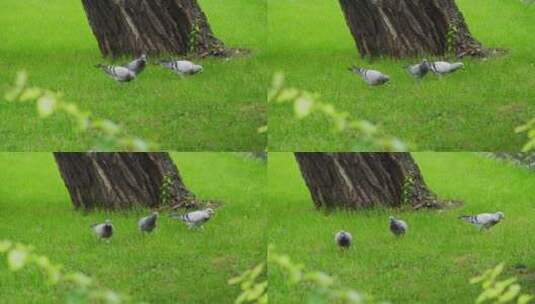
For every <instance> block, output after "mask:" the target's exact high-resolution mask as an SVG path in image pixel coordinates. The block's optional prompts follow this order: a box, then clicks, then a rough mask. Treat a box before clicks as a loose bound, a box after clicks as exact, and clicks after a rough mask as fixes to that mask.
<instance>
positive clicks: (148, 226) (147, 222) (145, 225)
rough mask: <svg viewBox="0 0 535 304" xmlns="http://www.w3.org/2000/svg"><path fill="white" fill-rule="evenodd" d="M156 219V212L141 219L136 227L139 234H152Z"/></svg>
mask: <svg viewBox="0 0 535 304" xmlns="http://www.w3.org/2000/svg"><path fill="white" fill-rule="evenodd" d="M157 219H158V212H153V213H152V214H151V215H149V216H145V217H142V218H141V219H140V220H139V222H137V226H138V228H139V231H141V232H152V230H154V228H156V220H157Z"/></svg>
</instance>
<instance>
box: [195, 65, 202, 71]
mask: <svg viewBox="0 0 535 304" xmlns="http://www.w3.org/2000/svg"><path fill="white" fill-rule="evenodd" d="M193 72H194V73H200V72H202V66H201V65H198V64H196V65H194V66H193Z"/></svg>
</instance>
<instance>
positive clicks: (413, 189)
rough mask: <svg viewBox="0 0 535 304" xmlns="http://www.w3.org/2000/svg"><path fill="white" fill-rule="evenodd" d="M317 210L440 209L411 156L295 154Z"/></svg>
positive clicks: (394, 154)
mask: <svg viewBox="0 0 535 304" xmlns="http://www.w3.org/2000/svg"><path fill="white" fill-rule="evenodd" d="M295 157H296V159H297V162H298V164H299V168H300V169H301V174H302V175H303V178H304V179H305V183H306V185H307V187H308V189H309V190H310V194H311V196H312V199H313V201H314V203H315V205H316V207H318V208H327V209H333V208H340V207H341V208H353V209H358V208H368V207H375V206H386V207H400V206H402V205H410V206H412V207H414V208H422V207H440V206H441V204H440V202H439V201H438V199H437V198H436V196H435V195H434V194H433V192H432V191H431V190H429V188H428V187H427V185H426V184H425V181H424V179H423V177H422V175H421V173H420V170H419V168H418V166H417V165H416V163H415V162H414V160H413V158H412V157H411V155H410V154H409V153H295Z"/></svg>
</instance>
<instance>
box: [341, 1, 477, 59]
mask: <svg viewBox="0 0 535 304" xmlns="http://www.w3.org/2000/svg"><path fill="white" fill-rule="evenodd" d="M340 5H341V7H342V10H343V12H344V15H345V18H346V22H347V25H348V27H349V29H350V31H351V34H352V35H353V38H354V39H355V42H356V44H357V48H358V50H359V52H360V54H361V56H363V57H365V56H370V57H376V56H390V57H395V58H402V57H414V56H421V55H424V54H431V55H439V56H441V55H445V54H446V53H448V52H452V53H454V54H456V55H457V56H458V57H463V56H466V55H470V56H484V55H486V54H487V50H486V49H484V48H483V47H482V45H481V43H479V42H478V41H477V40H476V39H475V38H474V37H472V34H470V31H469V29H468V26H467V25H466V23H465V21H464V17H463V15H462V13H461V12H460V11H459V8H458V7H457V5H456V4H455V0H395V1H394V0H340Z"/></svg>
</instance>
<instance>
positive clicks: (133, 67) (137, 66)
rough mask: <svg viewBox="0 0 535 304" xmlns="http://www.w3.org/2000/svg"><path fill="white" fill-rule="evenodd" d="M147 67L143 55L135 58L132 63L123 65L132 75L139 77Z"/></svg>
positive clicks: (145, 56) (145, 57)
mask: <svg viewBox="0 0 535 304" xmlns="http://www.w3.org/2000/svg"><path fill="white" fill-rule="evenodd" d="M146 65H147V55H145V54H143V55H141V56H140V57H139V58H136V59H135V60H134V61H131V62H129V63H127V64H125V65H124V67H125V68H127V69H129V70H130V71H132V72H134V74H136V75H139V74H140V73H141V72H143V70H144V69H145V66H146Z"/></svg>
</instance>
